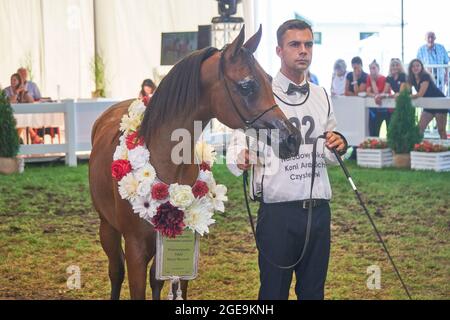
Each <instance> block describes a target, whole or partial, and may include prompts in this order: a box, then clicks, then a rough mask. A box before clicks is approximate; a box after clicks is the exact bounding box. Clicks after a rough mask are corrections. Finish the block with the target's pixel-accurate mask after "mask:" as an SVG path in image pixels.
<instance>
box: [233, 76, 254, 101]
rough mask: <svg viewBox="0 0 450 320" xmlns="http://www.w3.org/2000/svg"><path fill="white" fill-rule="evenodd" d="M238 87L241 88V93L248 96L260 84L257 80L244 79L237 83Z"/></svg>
mask: <svg viewBox="0 0 450 320" xmlns="http://www.w3.org/2000/svg"><path fill="white" fill-rule="evenodd" d="M237 87H238V90H239V93H240V94H241V95H242V96H244V97H248V96H250V95H252V94H254V93H255V92H256V90H257V88H258V84H257V83H256V81H255V80H248V79H246V80H242V81H239V82H238V83H237Z"/></svg>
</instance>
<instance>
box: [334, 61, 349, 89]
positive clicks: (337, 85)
mask: <svg viewBox="0 0 450 320" xmlns="http://www.w3.org/2000/svg"><path fill="white" fill-rule="evenodd" d="M333 71H334V72H333V78H332V79H331V95H332V96H343V95H344V94H345V79H346V77H347V65H346V64H345V61H344V60H342V59H339V60H337V61H336V62H335V63H334V68H333Z"/></svg>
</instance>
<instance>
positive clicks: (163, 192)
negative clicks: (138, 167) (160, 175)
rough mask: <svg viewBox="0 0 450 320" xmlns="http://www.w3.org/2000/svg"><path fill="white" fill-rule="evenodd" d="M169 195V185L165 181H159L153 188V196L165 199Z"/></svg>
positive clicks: (157, 198) (156, 198)
mask: <svg viewBox="0 0 450 320" xmlns="http://www.w3.org/2000/svg"><path fill="white" fill-rule="evenodd" d="M168 196H169V186H168V185H166V184H164V183H157V184H155V185H154V186H153V188H152V198H153V199H155V200H164V199H166V198H167V197H168Z"/></svg>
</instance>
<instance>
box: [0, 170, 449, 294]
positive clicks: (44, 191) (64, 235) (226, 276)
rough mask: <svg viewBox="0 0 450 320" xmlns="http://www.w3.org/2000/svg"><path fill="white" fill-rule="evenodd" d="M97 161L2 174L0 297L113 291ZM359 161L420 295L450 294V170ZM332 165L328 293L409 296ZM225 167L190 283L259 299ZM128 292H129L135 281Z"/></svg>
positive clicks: (237, 187)
mask: <svg viewBox="0 0 450 320" xmlns="http://www.w3.org/2000/svg"><path fill="white" fill-rule="evenodd" d="M87 169H88V167H87V164H82V165H80V166H78V167H77V168H67V167H64V166H62V165H53V166H48V165H45V166H39V165H34V166H28V167H27V168H26V171H25V173H24V174H23V175H13V176H7V177H5V176H0V298H3V299H106V298H108V296H109V280H108V275H107V260H106V256H105V254H104V253H103V251H102V249H101V246H100V242H99V237H98V225H99V222H98V218H97V214H96V212H94V210H93V209H92V206H91V200H90V195H89V185H88V181H87ZM350 171H351V172H352V174H353V176H354V180H355V182H356V184H357V185H358V187H359V189H360V191H361V192H362V193H363V194H364V197H365V199H366V200H367V203H368V206H369V209H370V211H371V212H372V213H374V212H378V214H377V215H374V219H375V222H376V223H377V225H378V227H379V229H380V230H381V233H382V234H383V236H384V238H385V240H386V241H387V245H388V247H389V248H390V250H391V253H392V255H393V257H394V259H395V261H396V262H397V264H398V266H399V268H400V270H401V272H402V274H403V276H404V278H405V280H406V282H407V284H408V286H409V288H410V290H411V293H412V295H413V297H414V298H416V299H449V298H450V294H449V293H450V237H449V231H450V209H449V205H450V201H449V200H450V173H434V172H413V171H408V170H396V169H384V170H379V169H361V168H358V167H356V166H355V165H354V164H353V163H350ZM329 172H330V179H331V182H332V186H333V192H334V200H333V202H332V216H333V218H332V253H331V261H330V268H329V273H328V279H327V287H326V298H327V299H404V298H406V297H405V295H404V293H403V291H402V289H401V286H400V283H399V282H398V280H397V278H396V276H395V274H394V272H393V270H392V268H391V266H390V265H389V262H388V260H387V258H386V255H385V253H384V252H383V250H382V249H381V246H380V244H379V243H378V242H377V240H376V237H375V235H374V233H373V231H372V229H371V226H370V225H369V223H368V221H367V218H366V217H365V215H364V214H363V212H362V210H361V208H360V207H359V205H358V203H357V202H356V200H355V197H354V195H353V192H352V190H351V188H350V187H349V186H348V184H347V182H346V179H345V177H344V176H343V174H342V173H341V171H340V169H339V168H330V170H329ZM215 174H216V179H217V180H218V181H219V182H220V183H223V184H226V185H227V186H228V188H229V198H230V201H229V202H228V204H227V212H226V214H225V215H223V216H218V219H217V220H218V223H217V224H216V226H214V227H213V228H212V230H211V234H210V235H209V236H207V237H205V238H202V240H201V257H200V275H199V277H198V279H196V280H194V281H192V282H191V283H190V289H189V296H190V299H254V298H256V297H257V292H258V284H259V281H258V267H257V254H256V250H255V244H254V241H253V238H252V235H251V231H250V227H249V224H248V221H247V217H246V213H245V208H244V202H243V198H242V190H241V182H240V181H241V180H240V179H239V178H235V177H233V176H231V174H229V172H228V171H227V169H226V168H225V167H224V166H216V167H215ZM253 212H254V213H256V206H253ZM71 265H76V266H79V267H80V270H81V284H82V286H81V289H79V290H69V289H68V288H67V285H66V281H67V278H68V276H69V275H68V274H67V273H66V269H67V268H68V267H69V266H71ZM371 265H378V266H380V268H381V271H382V274H381V289H380V290H369V289H367V286H366V281H367V278H368V277H369V275H368V274H367V268H368V267H369V266H371ZM148 291H150V290H148ZM149 294H150V292H148V295H149ZM122 297H123V298H128V297H129V292H128V285H127V283H126V281H125V284H124V290H123V292H122ZM291 298H294V295H293V292H292V295H291Z"/></svg>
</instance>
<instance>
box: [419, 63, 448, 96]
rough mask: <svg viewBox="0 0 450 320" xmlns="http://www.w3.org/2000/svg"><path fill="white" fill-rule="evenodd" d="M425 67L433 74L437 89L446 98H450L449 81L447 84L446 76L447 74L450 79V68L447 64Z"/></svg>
mask: <svg viewBox="0 0 450 320" xmlns="http://www.w3.org/2000/svg"><path fill="white" fill-rule="evenodd" d="M424 67H425V69H427V70H428V72H430V73H431V75H432V76H433V78H434V80H435V82H436V85H437V87H438V88H439V89H440V90H441V91H442V93H444V95H445V96H447V97H450V90H449V85H448V81H447V83H445V74H447V79H448V76H449V71H450V66H449V65H446V64H427V65H425V66H424Z"/></svg>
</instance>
